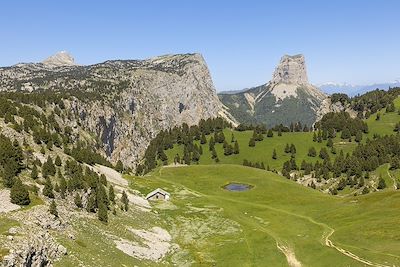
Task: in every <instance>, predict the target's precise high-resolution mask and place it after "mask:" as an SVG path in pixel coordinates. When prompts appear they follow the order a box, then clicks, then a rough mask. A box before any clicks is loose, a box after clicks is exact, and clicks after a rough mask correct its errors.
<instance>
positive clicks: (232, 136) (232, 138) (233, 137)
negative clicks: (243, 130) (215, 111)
mask: <svg viewBox="0 0 400 267" xmlns="http://www.w3.org/2000/svg"><path fill="white" fill-rule="evenodd" d="M233 142H235V136H234V135H233V133H232V135H231V143H233Z"/></svg>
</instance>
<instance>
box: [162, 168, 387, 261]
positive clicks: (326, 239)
mask: <svg viewBox="0 0 400 267" xmlns="http://www.w3.org/2000/svg"><path fill="white" fill-rule="evenodd" d="M161 169H162V168H161ZM161 169H160V170H159V174H160V175H161ZM156 179H158V180H160V181H163V182H166V183H169V184H173V185H178V186H181V187H184V188H186V189H187V190H190V191H193V192H196V193H197V194H199V195H201V196H204V197H207V198H217V199H220V200H224V201H230V202H236V203H241V204H246V205H252V206H254V207H259V208H266V209H269V210H272V211H276V212H281V213H285V214H287V215H290V216H294V217H298V218H301V219H304V220H307V221H309V222H310V223H313V224H316V225H318V226H321V227H322V228H323V229H325V230H324V233H323V235H322V238H321V241H322V242H321V243H322V244H324V245H325V246H327V247H330V248H333V249H335V250H337V251H338V252H339V253H341V254H343V255H344V256H346V257H349V258H352V259H353V260H355V261H358V262H360V263H363V264H365V265H367V266H373V267H395V265H392V266H391V265H385V264H380V263H375V262H372V261H370V260H367V259H365V258H362V257H360V256H357V255H355V254H354V253H352V252H351V251H348V250H346V249H344V248H342V247H340V246H338V245H336V244H335V243H333V241H332V240H331V239H330V237H331V236H332V235H333V234H334V232H335V229H333V228H332V227H330V226H329V225H327V224H325V223H322V222H317V221H315V220H314V219H313V218H311V217H308V216H305V215H301V214H297V213H293V212H290V211H287V210H283V209H279V208H275V207H271V206H269V205H266V204H259V203H249V202H246V201H241V200H237V199H232V198H227V197H223V196H216V195H207V194H204V193H201V192H199V191H196V190H193V189H191V188H187V187H186V186H184V185H182V184H180V183H177V182H173V181H170V180H167V179H163V178H161V177H156ZM258 228H259V229H260V230H262V231H263V232H265V233H266V234H268V235H269V236H271V237H272V238H273V239H275V241H276V244H277V248H278V249H279V250H280V251H281V252H282V253H283V254H284V255H285V256H286V258H287V261H288V264H289V266H290V267H301V266H302V265H301V263H300V262H299V261H298V260H297V259H296V257H295V255H294V252H293V251H292V250H291V249H290V248H289V247H287V246H284V245H282V244H280V242H279V238H277V237H276V235H275V233H271V231H269V230H267V229H265V228H264V227H262V226H261V225H259V226H258Z"/></svg>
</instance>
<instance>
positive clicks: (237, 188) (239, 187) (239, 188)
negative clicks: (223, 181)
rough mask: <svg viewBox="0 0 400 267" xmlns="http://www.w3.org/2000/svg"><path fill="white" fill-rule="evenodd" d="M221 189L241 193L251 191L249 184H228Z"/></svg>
mask: <svg viewBox="0 0 400 267" xmlns="http://www.w3.org/2000/svg"><path fill="white" fill-rule="evenodd" d="M223 188H224V189H226V190H229V191H235V192H241V191H247V190H249V189H252V188H253V186H252V185H249V184H239V183H229V184H227V185H225V186H223Z"/></svg>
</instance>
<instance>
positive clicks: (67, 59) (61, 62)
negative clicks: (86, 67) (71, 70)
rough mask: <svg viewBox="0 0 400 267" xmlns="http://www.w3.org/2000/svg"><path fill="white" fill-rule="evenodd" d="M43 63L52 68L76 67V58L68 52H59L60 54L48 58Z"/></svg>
mask: <svg viewBox="0 0 400 267" xmlns="http://www.w3.org/2000/svg"><path fill="white" fill-rule="evenodd" d="M42 63H43V64H44V65H47V66H50V67H62V66H74V65H76V64H75V60H74V58H73V57H72V56H71V55H70V54H69V53H68V52H67V51H61V52H58V53H56V54H54V55H52V56H50V57H48V58H46V59H45V60H44V61H43V62H42Z"/></svg>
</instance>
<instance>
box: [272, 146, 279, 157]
mask: <svg viewBox="0 0 400 267" xmlns="http://www.w3.org/2000/svg"><path fill="white" fill-rule="evenodd" d="M277 158H278V156H277V155H276V149H275V148H274V151H272V159H277Z"/></svg>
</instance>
